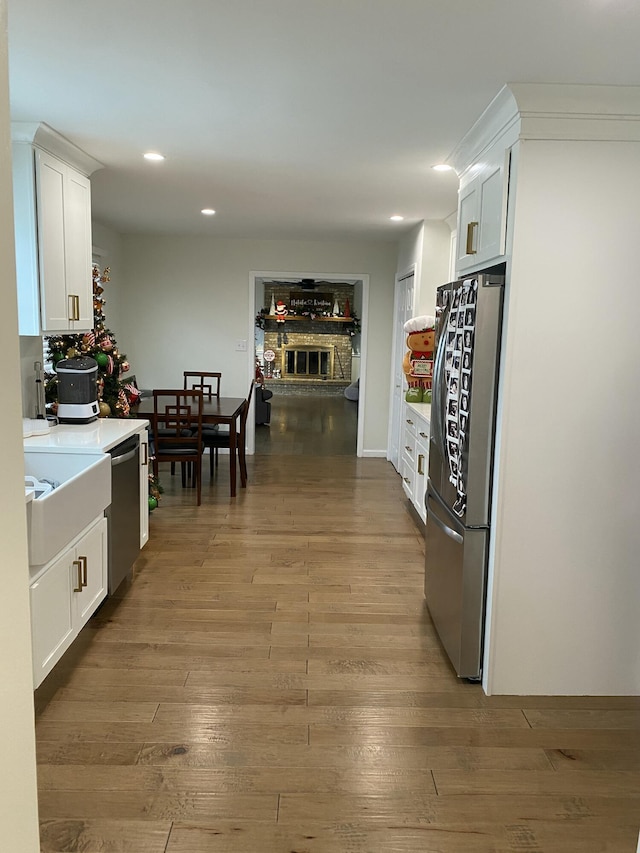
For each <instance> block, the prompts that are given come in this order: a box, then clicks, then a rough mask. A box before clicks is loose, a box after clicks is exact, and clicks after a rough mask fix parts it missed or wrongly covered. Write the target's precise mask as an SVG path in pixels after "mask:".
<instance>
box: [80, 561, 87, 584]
mask: <svg viewBox="0 0 640 853" xmlns="http://www.w3.org/2000/svg"><path fill="white" fill-rule="evenodd" d="M80 561H81V563H82V586H86V585H87V558H86V557H80Z"/></svg>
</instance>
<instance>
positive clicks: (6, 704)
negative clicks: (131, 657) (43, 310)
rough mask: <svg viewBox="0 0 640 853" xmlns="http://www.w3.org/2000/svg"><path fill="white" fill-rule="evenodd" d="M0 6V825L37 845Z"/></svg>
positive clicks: (6, 839)
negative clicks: (0, 369)
mask: <svg viewBox="0 0 640 853" xmlns="http://www.w3.org/2000/svg"><path fill="white" fill-rule="evenodd" d="M6 11H7V10H6V3H5V0H0V340H1V341H2V359H3V368H4V369H3V379H2V391H3V405H2V420H3V423H2V442H1V443H0V465H1V466H2V489H0V537H1V539H2V616H1V618H0V650H1V651H0V731H1V732H2V770H1V772H0V827H1V828H0V832H1V834H2V849H3V850H11V851H12V853H37V851H38V850H39V849H40V843H39V839H38V803H37V789H36V764H35V736H34V710H33V681H32V665H31V627H30V616H29V573H28V556H27V531H26V514H25V505H24V465H23V453H22V406H21V393H20V392H21V385H20V353H19V346H18V321H17V317H18V309H17V300H16V275H15V258H14V240H13V204H12V192H11V166H10V164H11V147H10V129H9V91H8V81H7V39H6V26H7V23H6Z"/></svg>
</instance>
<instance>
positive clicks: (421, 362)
mask: <svg viewBox="0 0 640 853" xmlns="http://www.w3.org/2000/svg"><path fill="white" fill-rule="evenodd" d="M404 330H405V332H406V333H407V347H408V348H409V349H408V352H406V353H405V356H404V359H403V362H402V369H403V371H404V375H405V377H406V379H407V384H408V386H409V387H408V388H407V393H406V395H405V400H406V401H407V403H430V402H431V382H432V379H433V351H434V344H435V337H436V330H435V318H434V317H430V316H427V315H423V316H420V317H412V318H411V319H410V320H407V322H406V323H405V324H404Z"/></svg>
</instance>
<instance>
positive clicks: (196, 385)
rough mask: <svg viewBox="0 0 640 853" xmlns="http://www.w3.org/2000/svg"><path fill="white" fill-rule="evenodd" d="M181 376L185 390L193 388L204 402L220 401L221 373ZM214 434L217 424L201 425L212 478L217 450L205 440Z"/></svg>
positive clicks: (190, 372) (185, 373)
mask: <svg viewBox="0 0 640 853" xmlns="http://www.w3.org/2000/svg"><path fill="white" fill-rule="evenodd" d="M182 376H183V381H184V387H185V388H193V389H195V390H199V391H202V393H203V395H204V399H205V400H211V398H212V397H217V398H218V399H220V382H221V380H222V373H219V372H217V371H207V370H183V371H182ZM214 432H218V424H204V425H203V427H202V438H203V442H204V447H205V449H206V448H208V449H209V456H210V465H209V467H210V470H211V476H213V462H214V460H213V457H214V456H215V464H216V465H217V464H218V448H217V447H211V446H210V444H208V443H207V439H208V438H209V436H210V435H211V433H214ZM173 470H174V469H173V466H172V469H171V473H173Z"/></svg>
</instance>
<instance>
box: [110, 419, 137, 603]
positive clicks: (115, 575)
mask: <svg viewBox="0 0 640 853" xmlns="http://www.w3.org/2000/svg"><path fill="white" fill-rule="evenodd" d="M109 453H110V454H111V506H110V507H108V509H107V510H106V511H105V515H106V516H107V521H108V543H109V545H108V548H109V558H108V564H109V595H112V594H113V593H114V592H115V591H116V590H117V588H118V587H119V586H120V584H121V583H122V581H123V580H124V579H125V578H126V577H127V575H130V574H131V569H132V567H133V564H134V563H135V561H136V559H137V558H138V555H139V553H140V437H139V436H138V435H134V436H132V437H131V438H128V439H127V440H126V441H123V442H121V443H120V444H118V445H116V446H115V447H114V448H112V449H111V450H110V451H109Z"/></svg>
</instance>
